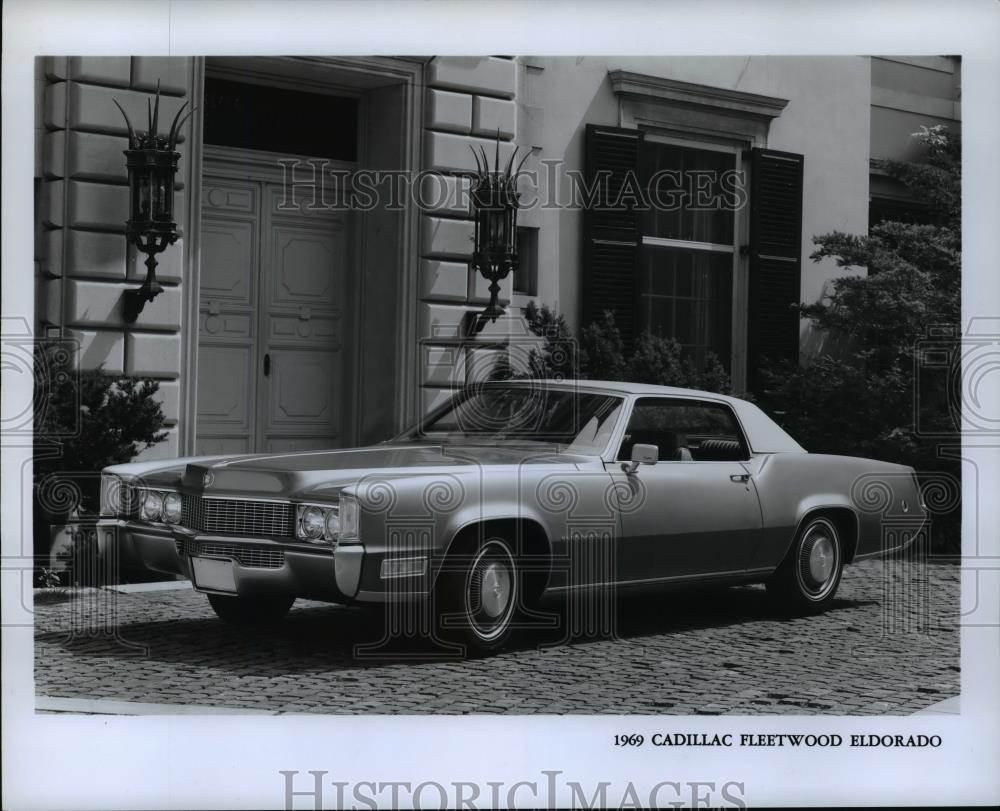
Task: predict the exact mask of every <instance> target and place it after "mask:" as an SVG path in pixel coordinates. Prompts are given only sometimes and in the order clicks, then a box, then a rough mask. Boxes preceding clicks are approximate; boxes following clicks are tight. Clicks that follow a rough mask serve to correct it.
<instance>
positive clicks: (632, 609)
mask: <svg viewBox="0 0 1000 811" xmlns="http://www.w3.org/2000/svg"><path fill="white" fill-rule="evenodd" d="M874 602H875V601H859V600H848V599H836V600H835V601H834V602H833V604H832V605H831V606H830V607H829V608H828V609H827V612H826V613H827V614H830V613H835V612H839V611H843V610H846V609H852V608H857V607H861V606H865V605H871V604H873V603H874ZM560 603H563V604H560ZM612 606H613V608H612ZM206 610H207V605H206ZM595 612H597V613H595ZM601 612H603V613H601ZM537 613H538V615H539V618H538V619H536V621H535V623H534V625H533V627H521V628H518V629H517V631H516V632H515V633H514V635H513V637H512V639H511V642H510V643H509V644H508V645H507V647H506V648H505V649H504V650H503V651H501V652H500V653H498V654H496V656H498V657H504V656H519V655H521V654H523V653H525V652H534V651H537V650H538V649H539V648H543V649H547V650H552V651H558V650H559V649H560V648H570V647H572V648H577V647H579V646H587V645H591V644H595V643H602V642H607V641H609V640H621V641H623V642H627V643H632V644H642V642H643V639H644V638H646V637H654V636H663V635H672V634H678V635H682V634H684V633H685V632H688V631H696V630H700V629H704V628H716V627H728V626H744V627H745V629H746V635H747V638H748V640H755V641H757V640H759V641H761V642H775V641H781V638H780V637H781V636H782V628H783V626H784V624H785V623H795V624H796V625H797V627H798V628H799V629H800V630H801V631H802V632H805V633H808V626H807V625H802V624H805V623H808V622H809V618H808V617H806V618H795V619H789V618H787V617H784V616H782V615H780V614H778V613H776V612H775V610H774V609H773V607H772V604H771V603H770V602H769V601H768V599H767V595H766V594H765V592H764V590H763V589H761V588H754V587H737V588H729V589H725V588H702V589H692V590H685V591H676V592H667V593H659V594H641V595H620V596H619V597H618V598H617V600H614V601H612V600H609V599H608V598H607V597H604V598H599V599H598V600H596V601H594V602H593V604H583V605H579V604H571V605H570V606H569V607H567V605H566V604H565V601H556V600H551V599H550V600H547V601H546V602H545V603H543V604H542V605H541V606H540V607H539V609H538V612H537ZM594 617H597V618H598V620H597V621H596V622H595V621H593V620H594ZM387 619H388V617H387V615H386V613H385V612H384V611H383V610H380V609H368V608H364V609H362V608H348V607H344V606H335V605H329V606H326V605H320V604H316V603H309V604H305V605H300V606H297V607H296V608H294V609H293V610H292V612H291V613H290V614H289V615H288V617H287V618H286V619H285V620H284V621H283V622H281V623H280V624H278V625H275V626H273V627H269V628H256V629H255V628H241V627H234V626H231V625H227V624H225V623H223V622H222V621H221V620H219V619H216V618H215V617H214V616H206V617H204V618H193V619H171V620H164V621H156V622H146V623H143V622H139V623H129V624H122V625H120V626H119V627H118V629H117V636H116V637H114V638H109V637H99V636H87V635H83V634H80V635H68V634H66V633H64V632H46V633H40V634H38V635H37V636H36V639H37V641H38V642H41V643H47V644H50V645H56V646H59V647H60V648H62V649H63V650H65V651H66V652H67V653H69V654H71V655H80V656H102V657H108V658H111V659H114V658H116V657H121V658H126V657H127V658H135V650H136V649H137V646H138V647H144V648H145V649H146V655H147V658H148V659H150V660H152V661H161V662H166V663H174V664H180V665H182V666H185V667H188V668H200V667H206V668H211V669H213V670H217V671H220V673H221V674H226V675H228V676H237V677H238V676H251V675H252V676H277V675H283V674H287V675H298V674H306V673H318V672H329V671H334V670H348V669H365V668H371V667H385V666H391V665H399V664H404V663H409V664H413V663H420V662H440V661H442V660H449V659H450V660H452V661H459V660H461V658H462V657H461V656H460V655H459V654H458V653H456V652H455V651H454V649H445V648H444V647H443V646H439V645H436V644H435V642H434V641H433V640H431V639H428V638H427V636H426V634H413V635H409V636H407V635H399V634H397V635H395V636H392V637H389V636H388V635H387V634H386V626H387ZM539 626H541V627H539ZM123 643H124V645H123ZM789 652H790V651H789ZM339 678H341V679H343V678H345V677H343V676H341V677H339Z"/></svg>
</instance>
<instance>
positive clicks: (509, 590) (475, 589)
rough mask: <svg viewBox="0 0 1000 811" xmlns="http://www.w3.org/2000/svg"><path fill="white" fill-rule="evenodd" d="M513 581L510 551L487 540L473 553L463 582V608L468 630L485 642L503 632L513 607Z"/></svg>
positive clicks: (499, 544)
mask: <svg viewBox="0 0 1000 811" xmlns="http://www.w3.org/2000/svg"><path fill="white" fill-rule="evenodd" d="M515 588H516V581H515V579H514V560H513V558H512V557H511V554H510V550H509V549H507V547H506V546H505V545H504V544H502V543H499V542H497V541H488V542H487V543H486V544H485V545H484V546H483V548H482V549H480V550H479V552H478V553H477V554H476V557H475V559H474V560H473V562H472V565H471V566H470V567H469V577H468V580H467V581H466V592H465V595H466V596H465V599H466V609H467V611H468V615H469V620H470V621H471V625H472V629H473V630H474V631H475V633H476V634H477V635H478V636H479V637H480V638H482V639H485V640H488V639H493V638H494V637H496V636H498V635H500V634H501V633H503V632H504V630H505V629H506V627H507V625H508V624H509V621H510V616H511V614H512V612H513V608H514V600H515V594H514V591H515Z"/></svg>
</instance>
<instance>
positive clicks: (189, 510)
mask: <svg viewBox="0 0 1000 811" xmlns="http://www.w3.org/2000/svg"><path fill="white" fill-rule="evenodd" d="M293 515H294V513H293V510H292V505H291V504H287V503H283V502H280V501H245V500H243V499H236V498H204V497H202V496H194V495H189V494H185V495H184V496H183V498H182V501H181V525H182V526H185V527H188V528H189V529H194V530H198V531H199V532H225V533H228V534H231V535H264V536H277V537H287V538H290V537H292V536H293V534H294V528H293V526H292V518H293Z"/></svg>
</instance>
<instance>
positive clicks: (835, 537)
mask: <svg viewBox="0 0 1000 811" xmlns="http://www.w3.org/2000/svg"><path fill="white" fill-rule="evenodd" d="M843 548H844V547H843V544H842V543H841V540H840V533H839V532H838V531H837V527H836V526H834V524H833V522H832V521H831V520H830V519H829V518H825V517H823V516H817V517H816V518H812V519H809V520H808V521H807V522H806V524H805V526H803V527H802V529H801V530H800V531H799V534H798V535H797V536H796V539H795V542H794V543H793V544H792V548H791V549H789V550H788V556H787V557H786V558H785V560H784V562H783V563H782V564H781V566H779V567H778V570H777V571H776V572H775V573H774V575H773V576H772V577H771V579H770V580H769V581H768V582H767V590H768V592H769V593H770V594H772V595H773V596H774V597H775V598H777V599H778V601H779V603H780V604H781V606H782V607H783V608H786V609H789V610H791V611H793V612H797V613H811V612H816V611H822V610H823V609H824V608H826V607H827V606H828V605H829V604H830V602H831V601H832V600H833V597H834V595H835V594H836V593H837V587H838V586H839V585H840V577H841V574H842V573H843V571H844V553H843Z"/></svg>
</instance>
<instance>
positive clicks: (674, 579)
mask: <svg viewBox="0 0 1000 811" xmlns="http://www.w3.org/2000/svg"><path fill="white" fill-rule="evenodd" d="M773 571H774V569H773V568H772V567H770V566H767V567H764V568H761V569H733V570H732V571H728V572H712V573H709V574H679V575H668V576H666V577H646V578H640V579H638V580H608V581H604V582H601V583H579V584H576V585H572V586H550V587H549V588H548V589H546V591H550V592H554V591H572V590H576V589H600V588H608V587H610V586H641V585H647V584H653V583H681V582H684V581H697V580H723V579H725V578H729V577H752V576H754V575H758V574H770V573H771V572H773Z"/></svg>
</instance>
